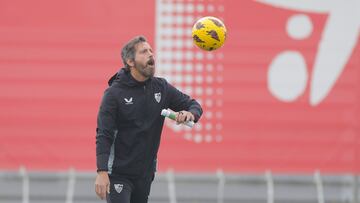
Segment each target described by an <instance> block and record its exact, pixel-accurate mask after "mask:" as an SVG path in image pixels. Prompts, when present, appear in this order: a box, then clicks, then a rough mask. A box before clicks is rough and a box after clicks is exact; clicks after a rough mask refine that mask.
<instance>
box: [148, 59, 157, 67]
mask: <svg viewBox="0 0 360 203" xmlns="http://www.w3.org/2000/svg"><path fill="white" fill-rule="evenodd" d="M147 64H148V65H150V66H153V65H155V60H154V59H149V60H148V62H147Z"/></svg>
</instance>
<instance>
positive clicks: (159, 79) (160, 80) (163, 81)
mask: <svg viewBox="0 0 360 203" xmlns="http://www.w3.org/2000/svg"><path fill="white" fill-rule="evenodd" d="M153 81H154V82H155V83H157V84H160V85H167V84H168V82H167V80H166V79H165V78H162V77H153Z"/></svg>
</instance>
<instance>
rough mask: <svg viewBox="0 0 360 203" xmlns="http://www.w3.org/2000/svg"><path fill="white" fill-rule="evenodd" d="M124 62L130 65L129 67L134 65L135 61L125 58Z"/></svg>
mask: <svg viewBox="0 0 360 203" xmlns="http://www.w3.org/2000/svg"><path fill="white" fill-rule="evenodd" d="M126 63H127V64H128V65H129V66H130V67H134V65H135V63H134V61H133V60H132V59H126Z"/></svg>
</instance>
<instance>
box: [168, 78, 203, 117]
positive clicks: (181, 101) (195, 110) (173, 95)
mask: <svg viewBox="0 0 360 203" xmlns="http://www.w3.org/2000/svg"><path fill="white" fill-rule="evenodd" d="M168 85H169V98H170V105H169V108H170V109H171V110H173V111H182V110H186V111H189V112H191V113H192V114H193V115H194V117H195V121H194V122H197V121H198V120H199V119H200V117H201V115H202V113H203V110H202V108H201V106H200V104H199V103H198V102H197V101H196V100H195V99H193V98H190V96H188V95H186V94H184V93H182V92H181V91H179V90H178V89H176V88H175V87H174V86H172V85H171V84H168Z"/></svg>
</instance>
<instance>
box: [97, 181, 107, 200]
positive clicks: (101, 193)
mask: <svg viewBox="0 0 360 203" xmlns="http://www.w3.org/2000/svg"><path fill="white" fill-rule="evenodd" d="M95 192H96V195H97V196H98V197H100V199H105V198H106V192H107V193H110V184H107V185H99V184H96V185H95Z"/></svg>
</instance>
